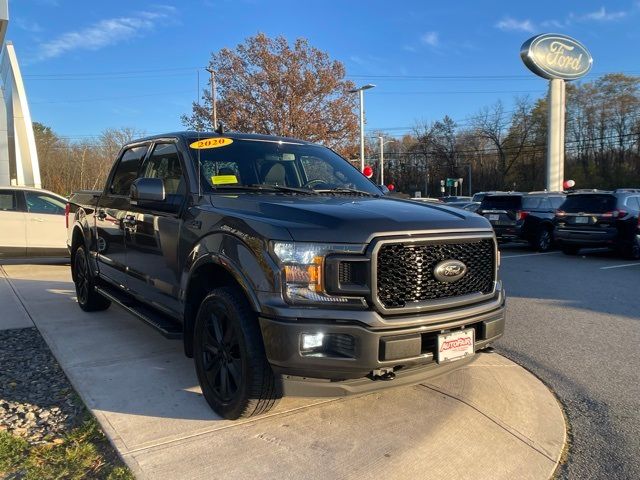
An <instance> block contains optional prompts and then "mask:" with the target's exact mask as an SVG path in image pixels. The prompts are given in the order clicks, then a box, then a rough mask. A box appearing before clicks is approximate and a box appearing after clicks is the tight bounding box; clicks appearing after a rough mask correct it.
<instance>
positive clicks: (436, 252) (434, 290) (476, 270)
mask: <svg viewBox="0 0 640 480" xmlns="http://www.w3.org/2000/svg"><path fill="white" fill-rule="evenodd" d="M443 260H460V261H461V262H463V263H464V264H465V265H466V266H467V272H466V274H465V275H464V277H462V279H460V280H459V281H457V282H454V283H445V282H440V281H438V280H437V279H436V278H435V276H434V272H433V271H434V268H435V266H436V264H438V263H439V262H441V261H443ZM375 275H376V280H377V282H376V283H377V292H375V293H376V294H377V296H378V301H379V302H380V303H381V304H382V306H383V307H384V308H386V309H399V310H400V309H404V308H407V307H412V306H419V305H420V304H422V303H424V302H428V301H430V300H440V299H446V298H450V297H459V296H461V295H469V294H475V293H480V294H490V293H491V292H493V288H494V280H495V244H494V240H493V239H492V238H478V239H473V240H471V241H468V240H467V241H460V240H451V241H450V242H449V241H446V242H429V241H425V242H424V243H385V244H383V245H382V246H381V247H380V249H379V251H378V256H377V272H376V274H375Z"/></svg>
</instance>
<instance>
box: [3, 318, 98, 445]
mask: <svg viewBox="0 0 640 480" xmlns="http://www.w3.org/2000/svg"><path fill="white" fill-rule="evenodd" d="M85 411H86V410H85V408H84V405H83V403H82V401H81V400H80V399H79V398H78V396H77V395H76V393H75V391H74V390H73V387H72V386H71V384H70V383H69V380H68V379H67V377H66V375H65V374H64V372H63V371H62V369H61V368H60V365H58V362H57V361H56V359H55V358H54V356H53V355H52V354H51V351H50V350H49V347H48V346H47V344H46V343H45V341H44V339H43V338H42V337H41V336H40V333H39V332H38V330H37V329H35V328H22V329H16V330H0V431H2V430H5V431H8V432H9V433H11V434H13V435H16V436H19V437H22V438H24V439H26V440H27V441H29V443H31V444H38V443H49V442H53V443H58V442H61V441H62V440H61V437H62V436H63V435H64V433H65V432H67V431H69V430H70V429H72V428H74V427H77V426H79V425H80V424H81V423H82V420H83V418H84V413H85Z"/></svg>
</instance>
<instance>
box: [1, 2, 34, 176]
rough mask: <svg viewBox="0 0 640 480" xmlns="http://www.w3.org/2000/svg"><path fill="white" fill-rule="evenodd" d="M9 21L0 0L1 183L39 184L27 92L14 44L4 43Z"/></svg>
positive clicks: (4, 3)
mask: <svg viewBox="0 0 640 480" xmlns="http://www.w3.org/2000/svg"><path fill="white" fill-rule="evenodd" d="M8 24H9V6H8V2H7V0H0V46H1V47H2V60H1V61H0V89H1V92H0V93H1V95H0V186H8V185H21V186H28V187H36V188H41V182H40V167H39V164H38V153H37V151H36V142H35V137H34V135H33V125H32V123H31V113H30V112H29V105H28V103H27V94H26V92H25V88H24V84H23V83H22V75H21V74H20V67H19V65H18V59H17V57H16V52H15V50H14V48H13V45H12V44H11V42H6V43H5V35H6V33H7V26H8Z"/></svg>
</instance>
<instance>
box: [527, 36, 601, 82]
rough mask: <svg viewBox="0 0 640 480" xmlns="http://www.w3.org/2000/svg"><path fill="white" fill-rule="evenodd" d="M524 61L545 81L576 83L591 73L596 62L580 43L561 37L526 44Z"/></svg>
mask: <svg viewBox="0 0 640 480" xmlns="http://www.w3.org/2000/svg"><path fill="white" fill-rule="evenodd" d="M520 57H522V61H523V62H524V64H525V65H526V66H527V67H528V68H529V70H531V71H532V72H533V73H535V74H536V75H540V76H541V77H543V78H548V79H552V78H561V79H563V80H575V79H577V78H580V77H583V76H585V75H586V74H587V72H589V70H591V65H592V64H593V58H592V57H591V54H590V53H589V51H588V50H587V49H586V47H585V46H584V45H582V44H581V43H580V42H578V41H577V40H574V39H573V38H571V37H568V36H566V35H560V34H557V33H544V34H542V35H536V36H535V37H532V38H530V39H529V40H527V41H526V42H524V43H523V44H522V48H521V49H520Z"/></svg>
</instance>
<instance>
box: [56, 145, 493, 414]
mask: <svg viewBox="0 0 640 480" xmlns="http://www.w3.org/2000/svg"><path fill="white" fill-rule="evenodd" d="M67 226H68V247H69V251H70V254H71V270H72V275H73V281H74V282H75V287H76V293H77V299H78V305H79V306H80V308H82V309H83V310H85V311H96V310H103V309H106V308H108V307H109V305H110V304H111V303H113V302H115V303H117V304H119V305H121V306H122V307H124V308H125V309H126V310H128V311H129V312H131V313H132V314H133V315H135V316H137V317H139V318H140V319H142V320H143V321H144V322H146V323H148V324H149V325H150V326H152V327H154V328H156V329H157V330H159V331H160V332H161V333H163V334H164V335H165V336H167V337H170V338H181V339H182V341H183V342H184V351H185V353H186V355H187V356H189V357H193V358H194V363H195V368H196V372H197V375H198V379H199V382H200V386H201V388H202V392H203V394H204V397H205V399H206V400H207V402H208V403H209V404H210V406H211V407H212V408H213V409H214V410H215V411H216V412H217V413H218V414H219V415H221V416H223V417H225V418H229V419H236V418H239V417H248V416H251V415H255V414H260V413H264V412H266V411H268V410H269V409H270V408H271V407H272V406H273V405H274V404H275V402H276V401H277V399H278V398H279V397H281V396H282V395H287V394H299V395H316V396H333V395H345V394H349V393H359V392H366V391H371V390H375V389H378V388H382V387H388V386H392V385H406V384H412V383H418V382H420V381H422V380H424V379H425V378H427V377H429V376H433V375H437V374H442V373H445V372H448V371H451V370H453V369H456V368H458V367H460V366H462V365H465V364H467V363H468V362H470V361H472V360H473V359H474V357H475V356H477V355H478V354H479V352H480V351H481V350H483V349H487V347H489V345H490V344H491V343H492V342H494V341H495V340H496V339H498V338H499V337H500V336H501V335H502V334H503V331H504V323H505V293H504V290H503V288H502V284H501V282H500V281H499V279H498V266H499V253H498V250H497V246H496V245H497V244H496V239H495V236H494V234H493V231H492V229H491V225H490V224H489V222H488V221H487V220H486V219H484V218H482V217H480V216H478V215H475V214H472V213H469V212H466V211H464V210H457V209H452V208H448V207H446V206H444V205H437V204H430V203H425V204H419V203H416V202H411V201H407V200H402V199H398V198H392V197H390V196H387V195H385V192H383V191H382V190H381V189H380V188H379V187H378V186H376V185H374V184H373V183H372V182H371V181H370V180H368V179H367V178H366V177H365V176H364V175H362V174H361V173H360V172H359V171H358V170H357V169H356V168H354V167H353V166H352V165H351V164H350V163H349V162H347V161H346V160H344V159H343V158H342V157H340V156H339V155H337V154H336V153H334V152H333V151H332V150H330V149H329V148H326V147H323V146H321V145H317V144H313V143H309V142H305V141H301V140H295V139H291V138H283V137H273V136H265V135H253V134H240V133H227V134H224V133H213V132H212V133H202V132H180V133H173V134H166V135H158V136H153V137H148V138H144V139H141V140H139V141H135V142H132V143H130V144H127V145H125V146H124V147H123V148H122V150H121V151H120V153H119V155H118V157H117V159H116V161H115V163H114V165H113V168H112V170H111V173H110V174H109V176H108V179H107V182H106V185H105V187H104V190H102V191H100V192H79V193H77V194H76V195H74V196H72V198H71V199H70V201H69V204H68V205H67Z"/></svg>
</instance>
